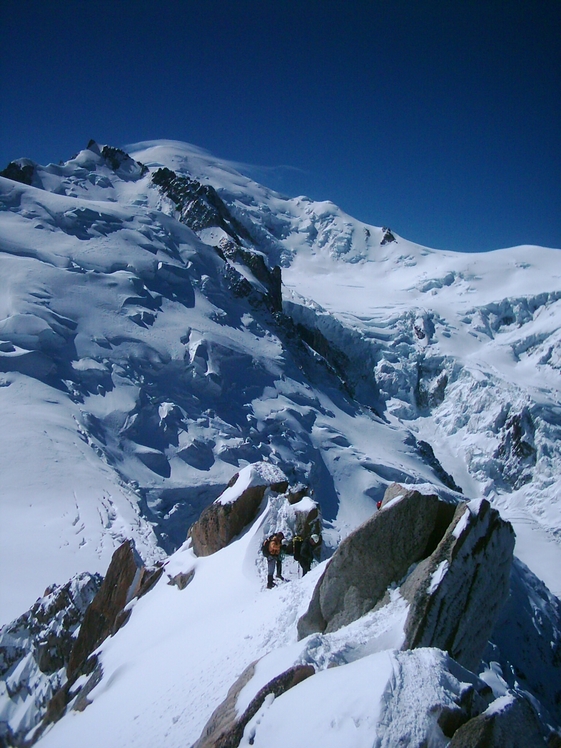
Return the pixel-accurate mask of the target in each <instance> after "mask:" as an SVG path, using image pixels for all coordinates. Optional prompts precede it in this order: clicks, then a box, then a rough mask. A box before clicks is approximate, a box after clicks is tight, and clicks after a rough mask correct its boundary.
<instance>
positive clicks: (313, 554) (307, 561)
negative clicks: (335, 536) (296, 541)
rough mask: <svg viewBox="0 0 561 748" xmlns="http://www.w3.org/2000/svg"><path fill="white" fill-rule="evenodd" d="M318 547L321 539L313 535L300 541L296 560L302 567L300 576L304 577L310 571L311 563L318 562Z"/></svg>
mask: <svg viewBox="0 0 561 748" xmlns="http://www.w3.org/2000/svg"><path fill="white" fill-rule="evenodd" d="M320 547H321V538H320V536H319V535H316V534H315V533H314V534H313V535H310V536H309V537H307V538H304V540H302V542H301V544H300V549H299V553H298V558H297V561H298V563H299V564H300V566H301V567H302V576H305V575H306V574H307V573H308V572H309V571H310V569H311V568H312V562H313V561H319V554H320ZM295 557H296V554H295Z"/></svg>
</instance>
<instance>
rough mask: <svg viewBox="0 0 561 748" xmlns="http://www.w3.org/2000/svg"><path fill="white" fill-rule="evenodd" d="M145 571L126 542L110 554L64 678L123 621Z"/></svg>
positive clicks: (69, 675)
mask: <svg viewBox="0 0 561 748" xmlns="http://www.w3.org/2000/svg"><path fill="white" fill-rule="evenodd" d="M144 573H145V568H144V565H143V564H142V561H141V560H140V558H139V556H138V554H137V553H136V551H135V550H134V547H133V544H132V542H131V541H130V540H126V541H125V542H124V543H123V544H122V545H121V546H119V548H117V550H116V551H115V553H114V554H113V557H112V558H111V563H110V564H109V568H108V569H107V574H106V575H105V579H104V580H103V583H102V585H101V587H100V589H99V592H98V593H97V595H96V596H95V597H94V599H93V600H92V602H91V604H90V606H89V607H88V609H87V611H86V614H85V616H84V621H83V623H82V626H81V627H80V632H79V634H78V638H77V639H76V643H75V644H74V647H73V648H72V652H71V654H70V660H69V663H68V668H67V673H68V679H69V680H72V678H73V676H75V675H76V673H77V672H78V671H79V669H80V667H81V666H82V665H83V663H84V662H85V661H86V659H87V658H88V657H89V655H90V654H91V653H92V652H93V650H94V649H95V648H96V647H97V646H99V644H101V642H102V641H103V640H104V639H106V638H107V637H108V636H109V635H111V634H114V633H115V632H116V631H117V630H118V629H119V628H120V627H121V626H122V625H123V623H124V622H125V620H126V614H124V613H123V608H124V607H125V605H126V604H127V603H128V602H129V601H130V600H132V598H133V597H135V596H136V595H137V594H138V592H139V590H140V587H141V583H142V577H143V576H144Z"/></svg>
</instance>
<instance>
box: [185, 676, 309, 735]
mask: <svg viewBox="0 0 561 748" xmlns="http://www.w3.org/2000/svg"><path fill="white" fill-rule="evenodd" d="M255 665H256V663H255V662H254V663H252V664H251V665H249V667H247V668H246V670H244V672H243V673H242V674H241V675H240V677H239V678H238V680H237V681H236V682H235V683H234V685H233V686H232V687H231V688H230V690H229V691H228V695H227V696H226V699H225V700H224V701H223V702H222V704H221V705H220V706H219V707H218V709H216V710H215V711H214V713H213V714H212V715H211V717H210V719H209V721H208V722H207V724H206V725H205V727H204V729H203V731H202V733H201V737H200V738H199V739H198V740H197V742H196V743H195V744H194V745H193V746H192V748H237V746H239V744H240V741H241V739H242V737H243V734H244V730H245V727H246V725H247V724H248V722H249V721H250V720H251V719H252V717H254V716H255V714H256V713H257V711H258V710H259V709H260V708H261V705H262V704H263V702H264V701H265V698H266V697H267V696H268V695H269V694H274V695H275V697H277V696H280V695H281V694H283V693H285V691H288V690H289V689H290V688H292V687H293V686H297V685H298V684H299V683H301V682H302V681H303V680H305V679H306V678H309V677H310V676H311V675H314V673H315V670H314V668H313V667H312V666H311V665H295V666H294V667H291V668H289V669H288V670H285V672H284V673H281V674H280V675H278V676H277V677H276V678H273V680H271V681H269V683H267V685H266V686H264V687H263V688H262V689H261V690H260V691H259V692H258V693H257V695H256V696H255V697H254V698H253V699H252V701H251V703H250V704H249V706H248V707H247V709H246V710H245V711H244V713H243V714H242V715H241V716H238V714H237V710H236V703H237V700H238V697H239V695H240V693H241V691H242V689H243V688H244V686H246V685H247V683H249V681H250V680H251V678H252V677H253V674H254V673H255ZM250 742H251V740H250Z"/></svg>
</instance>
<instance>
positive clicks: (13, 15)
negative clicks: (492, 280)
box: [0, 0, 561, 250]
mask: <svg viewBox="0 0 561 748" xmlns="http://www.w3.org/2000/svg"><path fill="white" fill-rule="evenodd" d="M0 34H1V44H0V60H1V68H0V89H1V96H0V101H1V105H0V106H1V109H0V166H1V167H3V166H4V165H5V164H7V163H8V161H10V160H11V159H14V158H18V157H21V156H27V157H29V158H32V159H34V160H35V161H38V162H40V163H48V162H50V161H54V162H57V161H59V160H66V159H68V158H69V157H71V156H72V155H74V154H75V153H76V152H77V151H78V150H80V149H81V148H83V147H85V145H86V143H87V142H88V140H89V139H90V138H92V137H93V138H95V139H96V140H98V142H100V143H109V144H111V145H115V146H122V145H124V144H126V143H132V142H135V141H139V140H147V139H154V138H172V139H177V140H185V141H187V142H190V143H194V144H196V145H198V146H201V147H203V148H207V149H208V150H210V151H211V152H212V153H213V154H214V155H216V156H218V157H221V158H224V159H227V160H233V161H239V162H244V163H247V164H252V165H255V166H259V167H266V168H262V169H257V170H254V171H252V176H254V177H255V178H257V179H258V181H261V182H262V183H264V184H268V185H269V186H271V187H273V188H275V189H278V190H279V191H281V192H284V193H285V194H289V195H297V194H307V195H309V196H310V197H312V198H315V199H330V200H333V201H334V202H335V203H337V204H338V205H340V206H341V207H342V208H343V209H345V210H346V211H347V212H349V213H350V214H351V215H353V216H355V217H357V218H360V219H362V220H364V221H368V222H370V223H373V224H375V225H378V226H380V225H387V226H390V227H391V228H392V229H394V230H395V231H396V232H398V233H399V234H401V235H403V236H406V237H407V238H409V239H412V240H414V241H417V242H420V243H422V244H426V245H428V246H432V247H439V248H447V249H457V250H467V249H469V250H486V249H494V248H498V247H505V246H511V245H514V244H522V243H535V244H542V245H546V246H555V247H561V1H560V0H500V1H499V0H481V1H479V0H461V1H459V0H439V2H433V1H432V0H370V1H368V0H363V1H362V2H358V1H356V0H344V1H343V0H337V2H332V1H331V0H299V1H298V2H296V1H293V0H284V1H283V0H276V2H271V1H269V0H260V1H259V2H254V1H253V0H221V1H218V0H196V2H193V1H192V0H182V1H180V0H158V2H155V1H153V0H130V1H129V2H127V1H126V0H111V2H105V1H101V0H89V1H88V2H86V0H47V1H45V0H42V1H41V2H37V1H36V0H1V2H0Z"/></svg>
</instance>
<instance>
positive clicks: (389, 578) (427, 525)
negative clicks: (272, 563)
mask: <svg viewBox="0 0 561 748" xmlns="http://www.w3.org/2000/svg"><path fill="white" fill-rule="evenodd" d="M454 510H455V505H454V504H449V503H447V502H445V501H442V500H441V499H439V498H438V496H436V495H429V496H425V495H423V494H421V493H419V492H418V491H415V490H407V489H405V488H403V487H402V486H399V485H397V484H393V485H392V486H390V487H389V489H388V492H387V494H386V496H385V497H384V505H383V507H382V510H381V511H380V512H377V513H376V514H374V515H373V516H372V517H371V518H370V519H369V520H367V521H366V522H365V523H364V524H363V525H361V527H359V528H358V529H357V530H355V531H354V532H353V533H351V535H349V536H348V537H347V538H346V539H345V540H344V541H343V542H342V543H341V545H340V546H339V548H338V549H337V551H336V552H335V554H334V555H333V558H332V559H331V561H330V563H329V565H328V567H327V569H326V570H325V572H324V574H323V576H322V577H321V579H320V580H319V582H318V584H317V586H316V589H315V590H314V594H313V596H312V600H311V602H310V607H309V609H308V611H307V613H306V614H305V615H304V616H302V618H301V619H300V621H299V622H298V634H299V637H300V638H303V637H304V636H307V635H308V634H311V633H313V632H316V631H320V632H324V633H329V632H330V631H335V630H336V629H338V628H340V627H341V626H344V625H346V624H348V623H350V622H351V621H354V620H356V619H357V618H360V617H361V616H363V615H364V614H365V613H367V612H368V611H369V610H372V608H374V606H375V605H376V604H377V603H378V602H379V601H380V600H381V599H382V597H383V596H384V594H385V592H386V590H387V588H388V586H389V585H390V584H392V583H394V582H398V581H400V580H401V579H402V578H403V577H404V576H405V574H406V573H407V571H408V569H409V567H410V566H411V564H413V563H416V562H418V561H420V560H422V559H424V558H427V556H429V555H430V554H431V553H432V552H433V551H434V549H435V548H436V546H437V545H438V543H439V542H440V540H441V539H442V537H443V535H444V533H445V532H446V529H447V527H448V525H449V523H450V521H451V519H452V517H453V514H454Z"/></svg>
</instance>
